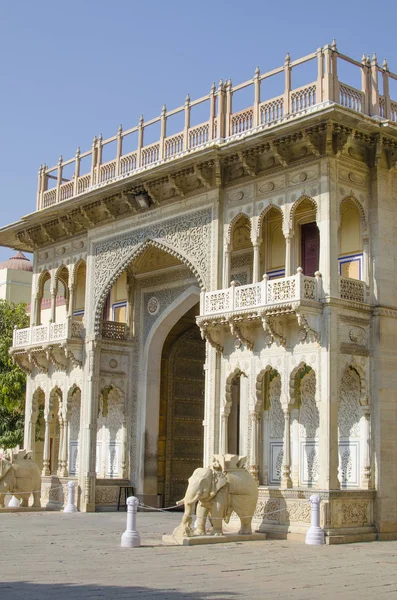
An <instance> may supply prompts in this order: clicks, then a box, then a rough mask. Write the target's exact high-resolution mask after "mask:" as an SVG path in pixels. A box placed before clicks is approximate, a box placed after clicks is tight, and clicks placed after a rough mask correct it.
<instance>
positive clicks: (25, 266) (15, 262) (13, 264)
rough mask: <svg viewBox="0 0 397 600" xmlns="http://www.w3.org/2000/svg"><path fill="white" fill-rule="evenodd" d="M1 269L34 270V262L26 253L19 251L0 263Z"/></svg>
mask: <svg viewBox="0 0 397 600" xmlns="http://www.w3.org/2000/svg"><path fill="white" fill-rule="evenodd" d="M1 269H13V270H15V271H30V272H32V271H33V264H32V262H31V261H30V260H29V259H28V258H27V257H26V256H25V255H24V253H23V252H17V253H16V254H15V256H11V258H9V259H8V260H5V261H4V262H2V263H0V270H1Z"/></svg>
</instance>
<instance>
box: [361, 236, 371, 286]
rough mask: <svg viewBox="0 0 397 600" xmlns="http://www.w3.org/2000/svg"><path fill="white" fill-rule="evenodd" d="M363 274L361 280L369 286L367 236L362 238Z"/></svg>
mask: <svg viewBox="0 0 397 600" xmlns="http://www.w3.org/2000/svg"><path fill="white" fill-rule="evenodd" d="M363 245H364V248H363V274H362V276H361V277H362V279H363V280H364V281H365V283H366V284H367V285H369V268H370V266H369V264H370V263H369V238H368V235H366V236H364V237H363Z"/></svg>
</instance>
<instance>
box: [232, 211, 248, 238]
mask: <svg viewBox="0 0 397 600" xmlns="http://www.w3.org/2000/svg"><path fill="white" fill-rule="evenodd" d="M241 217H245V218H246V219H247V220H248V223H249V226H250V231H251V229H252V224H251V218H250V217H249V215H247V214H246V213H245V212H243V211H240V212H238V213H237V215H236V216H234V217H233V219H232V220H231V221H230V223H229V227H228V229H227V243H228V244H231V242H232V233H233V229H234V227H235V225H236V223H237V221H238V220H239V219H240V218H241Z"/></svg>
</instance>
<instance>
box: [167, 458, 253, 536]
mask: <svg viewBox="0 0 397 600" xmlns="http://www.w3.org/2000/svg"><path fill="white" fill-rule="evenodd" d="M246 460H247V459H246V457H245V456H243V457H240V456H236V455H235V454H224V455H215V456H213V457H212V459H211V464H210V466H209V467H208V468H200V469H196V470H195V471H194V473H193V474H192V475H191V477H190V478H189V485H188V487H187V490H186V493H185V497H184V498H183V499H182V500H180V501H179V502H178V504H184V505H185V511H184V514H183V517H182V522H181V524H180V525H179V526H178V527H177V528H176V529H175V530H174V532H173V535H174V536H175V537H191V536H193V535H205V534H206V531H205V525H206V520H207V516H209V518H210V520H211V523H212V535H222V520H224V521H225V522H226V523H228V522H229V519H230V515H231V514H232V512H235V513H236V514H237V515H238V516H239V517H240V522H241V526H240V530H239V534H250V533H252V530H251V522H252V517H253V515H254V512H255V509H256V503H257V500H258V485H257V482H256V481H255V479H254V478H253V477H252V475H251V473H249V472H248V471H247V470H246V469H245V468H244V465H245V462H246ZM196 503H197V509H196V530H195V532H193V530H192V528H191V523H192V515H193V512H194V508H195V505H196Z"/></svg>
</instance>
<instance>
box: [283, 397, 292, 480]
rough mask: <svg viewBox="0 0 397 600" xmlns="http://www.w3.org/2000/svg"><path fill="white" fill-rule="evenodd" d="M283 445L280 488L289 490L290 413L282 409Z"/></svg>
mask: <svg viewBox="0 0 397 600" xmlns="http://www.w3.org/2000/svg"><path fill="white" fill-rule="evenodd" d="M283 412H284V444H283V452H284V455H283V472H282V475H281V487H282V488H291V487H292V481H291V439H290V412H289V408H284V409H283Z"/></svg>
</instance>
